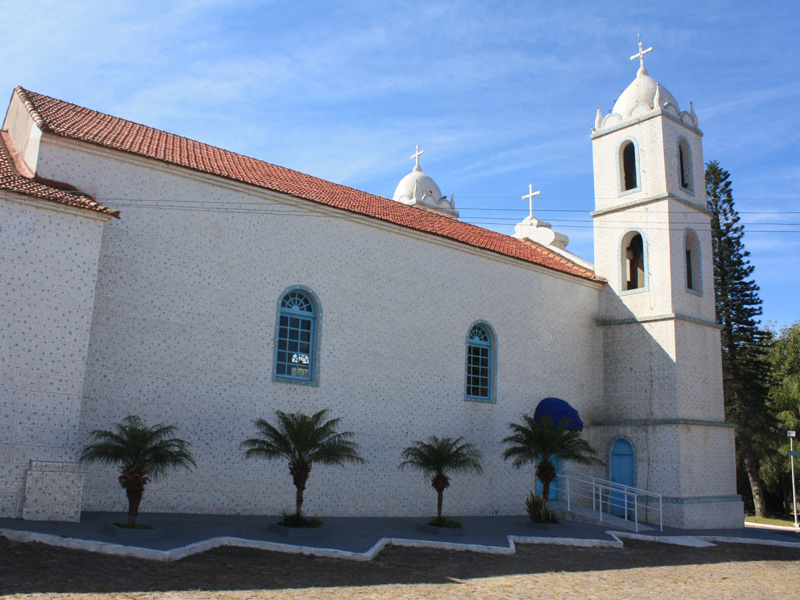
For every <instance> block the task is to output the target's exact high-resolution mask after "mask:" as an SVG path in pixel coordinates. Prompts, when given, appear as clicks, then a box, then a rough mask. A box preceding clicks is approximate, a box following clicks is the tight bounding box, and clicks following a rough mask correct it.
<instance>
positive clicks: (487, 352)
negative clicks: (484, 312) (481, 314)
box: [467, 323, 494, 402]
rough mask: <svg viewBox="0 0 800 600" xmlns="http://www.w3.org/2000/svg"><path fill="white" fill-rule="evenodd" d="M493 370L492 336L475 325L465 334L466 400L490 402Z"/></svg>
mask: <svg viewBox="0 0 800 600" xmlns="http://www.w3.org/2000/svg"><path fill="white" fill-rule="evenodd" d="M493 368H494V365H493V364H492V335H491V333H490V332H489V329H488V327H486V326H485V325H482V324H480V323H478V324H475V325H473V326H472V327H471V328H470V330H469V333H468V334H467V399H469V400H480V401H483V402H488V401H490V400H491V395H492V383H493V382H492V370H493Z"/></svg>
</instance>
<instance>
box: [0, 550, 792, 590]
mask: <svg viewBox="0 0 800 600" xmlns="http://www.w3.org/2000/svg"><path fill="white" fill-rule="evenodd" d="M797 590H800V550H795V549H786V548H773V547H764V546H754V545H738V544H721V545H719V546H717V547H715V548H686V547H681V546H671V545H666V544H658V543H653V542H642V541H628V540H626V541H625V548H624V549H622V550H619V549H604V548H570V547H562V546H518V547H517V553H516V554H515V555H511V556H497V555H489V554H479V553H473V552H451V551H442V550H424V549H411V548H392V547H390V548H388V549H386V550H385V551H384V552H382V553H381V554H380V555H379V556H378V557H377V558H376V559H375V560H374V561H372V562H366V563H358V562H351V561H344V560H338V559H327V558H315V557H311V556H305V555H293V554H282V553H278V552H266V551H261V550H248V549H241V548H218V549H215V550H212V551H209V552H206V553H203V554H199V555H195V556H191V557H188V558H185V559H183V560H180V561H177V562H174V563H161V562H155V561H147V560H140V559H133V558H121V557H114V556H107V555H102V554H93V553H88V552H82V551H77V550H65V549H61V548H53V547H50V546H45V545H42V544H22V543H16V542H10V541H8V540H6V539H3V538H0V594H2V596H0V597H2V598H37V599H38V598H42V599H44V598H48V599H49V598H58V599H62V598H80V599H81V600H96V599H102V600H105V599H111V598H114V599H122V598H137V599H144V598H158V599H169V600H189V599H192V600H195V599H215V600H217V599H223V598H224V599H236V600H244V599H262V598H287V599H288V598H292V599H299V600H306V599H312V598H314V599H316V598H364V599H374V600H382V599H385V598H404V599H405V598H408V599H417V598H437V599H450V598H453V599H461V598H469V599H472V598H475V599H481V600H493V599H495V598H497V599H501V598H502V599H516V598H526V599H528V598H531V599H533V598H559V599H561V598H572V597H574V598H587V599H595V598H596V599H606V598H608V599H611V598H614V599H621V598H636V599H637V600H643V599H648V598H658V599H664V600H669V599H672V598H676V599H681V600H688V599H693V598H710V599H712V598H713V599H715V600H716V599H720V598H756V599H769V600H773V599H775V600H777V599H780V598H793V597H796V596H797Z"/></svg>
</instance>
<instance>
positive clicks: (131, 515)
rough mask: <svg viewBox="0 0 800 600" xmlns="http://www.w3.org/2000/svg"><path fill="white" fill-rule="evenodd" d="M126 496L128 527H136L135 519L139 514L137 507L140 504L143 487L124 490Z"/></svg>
mask: <svg viewBox="0 0 800 600" xmlns="http://www.w3.org/2000/svg"><path fill="white" fill-rule="evenodd" d="M125 493H126V494H127V496H128V527H134V526H135V525H136V517H137V515H138V514H139V505H140V504H141V503H142V495H143V494H144V486H132V487H129V488H127V489H126V490H125Z"/></svg>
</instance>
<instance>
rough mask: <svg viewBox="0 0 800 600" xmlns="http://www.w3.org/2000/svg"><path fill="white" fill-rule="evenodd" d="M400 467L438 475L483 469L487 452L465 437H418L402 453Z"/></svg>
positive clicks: (481, 470)
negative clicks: (482, 462) (482, 464)
mask: <svg viewBox="0 0 800 600" xmlns="http://www.w3.org/2000/svg"><path fill="white" fill-rule="evenodd" d="M401 458H403V459H404V460H403V461H402V462H401V463H400V468H405V467H411V468H414V469H418V470H420V471H422V472H423V473H425V475H429V476H436V475H446V474H447V473H468V472H474V473H482V472H483V467H482V466H481V460H482V458H483V454H482V453H481V451H480V450H478V448H477V447H476V446H474V445H473V444H471V443H469V442H465V441H464V438H462V437H457V438H450V437H444V438H439V437H437V436H435V435H432V436H430V437H429V438H428V440H427V441H426V442H423V441H421V440H417V441H416V442H414V443H413V444H412V445H411V446H409V447H407V448H406V449H404V450H403V452H402V453H401Z"/></svg>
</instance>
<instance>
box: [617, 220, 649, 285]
mask: <svg viewBox="0 0 800 600" xmlns="http://www.w3.org/2000/svg"><path fill="white" fill-rule="evenodd" d="M622 280H623V286H622V289H623V290H639V289H642V288H643V287H644V286H645V269H644V240H643V239H642V235H641V234H640V233H638V232H636V231H632V232H630V233H629V234H628V235H626V236H625V237H624V238H623V241H622Z"/></svg>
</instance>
